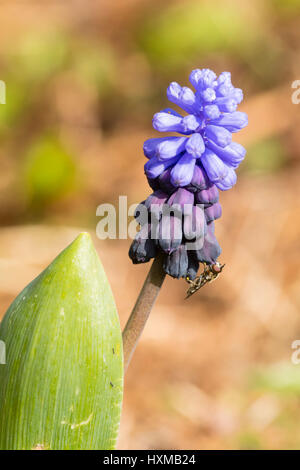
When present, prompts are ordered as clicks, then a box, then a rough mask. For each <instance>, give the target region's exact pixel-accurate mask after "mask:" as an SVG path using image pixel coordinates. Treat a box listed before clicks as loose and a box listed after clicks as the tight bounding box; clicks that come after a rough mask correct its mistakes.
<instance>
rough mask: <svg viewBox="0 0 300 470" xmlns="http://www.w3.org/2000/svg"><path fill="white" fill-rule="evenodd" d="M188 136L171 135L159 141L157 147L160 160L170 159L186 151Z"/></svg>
mask: <svg viewBox="0 0 300 470" xmlns="http://www.w3.org/2000/svg"><path fill="white" fill-rule="evenodd" d="M186 142H187V138H186V137H169V138H167V139H165V140H164V141H162V142H159V143H158V145H157V147H156V156H157V158H158V159H159V160H168V159H169V158H173V157H176V156H177V155H179V154H180V153H182V152H184V150H185V145H186Z"/></svg>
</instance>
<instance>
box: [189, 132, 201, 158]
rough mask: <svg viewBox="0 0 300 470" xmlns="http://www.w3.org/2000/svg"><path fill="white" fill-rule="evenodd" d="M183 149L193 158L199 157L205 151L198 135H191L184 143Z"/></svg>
mask: <svg viewBox="0 0 300 470" xmlns="http://www.w3.org/2000/svg"><path fill="white" fill-rule="evenodd" d="M185 149H186V151H187V152H188V154H189V155H191V156H192V157H193V158H199V157H201V155H202V153H203V152H204V151H205V145H204V141H203V138H202V137H201V135H200V134H198V133H195V134H192V135H191V137H190V138H189V139H187V141H186V144H185Z"/></svg>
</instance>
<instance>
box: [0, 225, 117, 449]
mask: <svg viewBox="0 0 300 470" xmlns="http://www.w3.org/2000/svg"><path fill="white" fill-rule="evenodd" d="M0 339H1V340H2V341H4V342H5V344H6V361H7V363H6V365H0V449H51V450H52V449H58V450H62V449H80V450H81V449H113V448H114V447H115V444H116V439H117V434H118V429H119V422H120V413H121V404H122V391H123V352H122V336H121V330H120V325H119V319H118V315H117V311H116V307H115V303H114V299H113V296H112V293H111V290H110V286H109V284H108V281H107V278H106V275H105V272H104V270H103V267H102V265H101V263H100V261H99V258H98V256H97V253H96V251H95V249H94V247H93V244H92V242H91V239H90V236H89V235H88V234H86V233H82V234H81V235H79V237H78V238H76V240H75V241H74V242H73V243H72V244H71V245H69V246H68V247H67V248H66V249H65V250H64V251H63V252H62V253H61V254H60V255H59V256H58V257H57V258H56V259H55V260H54V261H53V262H52V263H51V264H50V266H48V268H47V269H45V271H43V272H42V273H41V274H40V275H39V276H38V277H37V278H36V279H35V280H33V281H32V282H31V283H30V284H29V285H28V286H27V287H26V288H25V289H24V290H23V291H22V292H21V294H19V296H18V297H17V298H16V299H15V300H14V302H13V303H12V305H11V306H10V307H9V309H8V311H7V313H6V315H5V317H4V319H3V321H2V323H1V326H0Z"/></svg>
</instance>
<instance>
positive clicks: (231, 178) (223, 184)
mask: <svg viewBox="0 0 300 470" xmlns="http://www.w3.org/2000/svg"><path fill="white" fill-rule="evenodd" d="M227 168H228V171H227V174H226V176H225V177H224V178H223V179H222V180H220V181H217V182H216V186H217V187H218V188H219V189H221V191H227V190H228V189H230V188H232V186H234V185H235V183H236V179H237V178H236V173H235V171H234V169H233V168H230V167H227Z"/></svg>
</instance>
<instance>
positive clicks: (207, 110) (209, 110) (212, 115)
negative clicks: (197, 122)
mask: <svg viewBox="0 0 300 470" xmlns="http://www.w3.org/2000/svg"><path fill="white" fill-rule="evenodd" d="M203 114H204V116H205V117H206V118H207V119H217V118H218V117H219V116H220V114H221V113H220V110H219V108H218V106H217V105H216V104H208V105H206V106H204V109H203Z"/></svg>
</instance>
